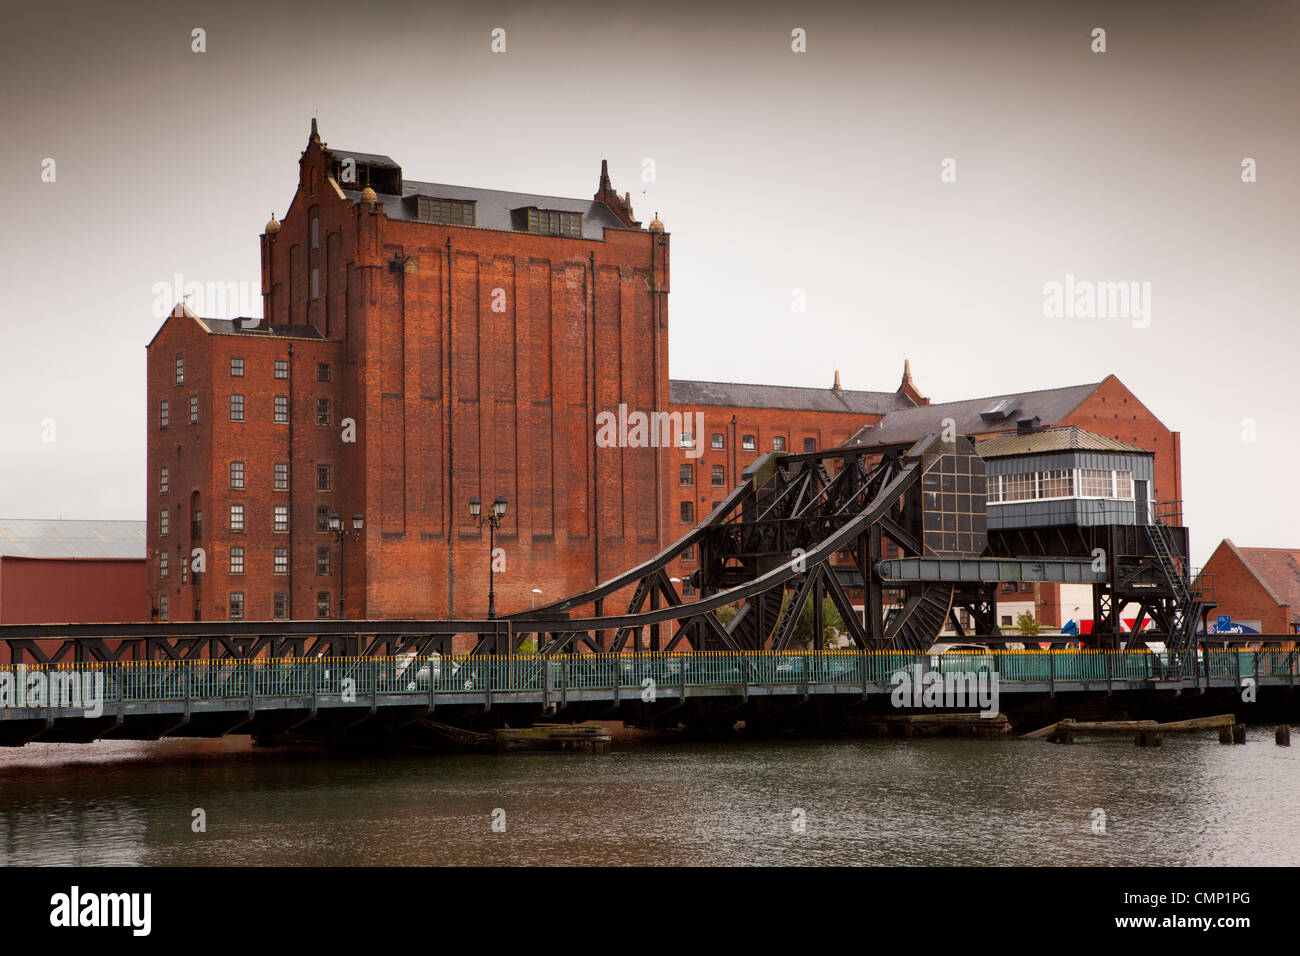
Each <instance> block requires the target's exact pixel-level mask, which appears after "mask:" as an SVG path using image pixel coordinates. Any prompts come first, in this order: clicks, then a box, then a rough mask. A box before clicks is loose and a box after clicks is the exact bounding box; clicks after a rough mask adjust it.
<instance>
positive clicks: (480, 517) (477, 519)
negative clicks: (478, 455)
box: [469, 495, 506, 620]
mask: <svg viewBox="0 0 1300 956" xmlns="http://www.w3.org/2000/svg"><path fill="white" fill-rule="evenodd" d="M482 511H483V503H482V502H481V501H479V500H478V499H477V498H471V499H469V517H470V520H471V521H473V522H474V525H475V527H479V528H481V527H483V525H484V524H486V525H487V526H488V615H487V616H488V620H491V619H492V618H494V617H496V616H497V595H496V586H495V585H496V576H495V569H494V568H493V566H492V553H493V552H494V551H496V535H497V528H499V527H501V522H502V520H503V519H504V518H505V516H506V499H505V498H503V497H501V496H500V495H497V500H496V501H494V502H492V513H491V514H490V515H485V514H483V513H482Z"/></svg>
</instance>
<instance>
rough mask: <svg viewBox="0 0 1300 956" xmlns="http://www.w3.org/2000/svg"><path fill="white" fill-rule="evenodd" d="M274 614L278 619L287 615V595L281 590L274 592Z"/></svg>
mask: <svg viewBox="0 0 1300 956" xmlns="http://www.w3.org/2000/svg"><path fill="white" fill-rule="evenodd" d="M275 616H276V617H277V618H280V619H284V618H286V617H288V616H289V595H288V594H286V593H284V592H283V591H276V592H275Z"/></svg>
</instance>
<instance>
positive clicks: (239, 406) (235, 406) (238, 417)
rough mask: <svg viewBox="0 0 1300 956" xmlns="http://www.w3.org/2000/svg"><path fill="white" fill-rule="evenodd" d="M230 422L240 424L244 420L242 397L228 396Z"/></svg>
mask: <svg viewBox="0 0 1300 956" xmlns="http://www.w3.org/2000/svg"><path fill="white" fill-rule="evenodd" d="M230 420H231V421H232V422H242V421H243V420H244V396H243V395H231V396H230Z"/></svg>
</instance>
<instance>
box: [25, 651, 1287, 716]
mask: <svg viewBox="0 0 1300 956" xmlns="http://www.w3.org/2000/svg"><path fill="white" fill-rule="evenodd" d="M918 667H919V668H920V671H921V673H922V674H925V673H929V672H932V671H934V672H938V673H941V674H972V673H974V674H978V673H980V672H987V673H990V674H996V675H997V676H998V680H999V682H1000V683H1004V684H1016V683H1062V682H1071V681H1090V682H1100V681H1108V682H1111V683H1112V684H1115V683H1120V684H1124V683H1136V682H1141V681H1146V680H1152V679H1162V678H1167V677H1171V676H1173V675H1178V674H1180V673H1181V674H1182V675H1184V678H1185V679H1187V680H1189V681H1190V680H1192V679H1193V677H1194V675H1200V676H1201V677H1203V676H1204V675H1206V674H1208V675H1209V677H1210V678H1225V677H1228V678H1234V679H1244V678H1247V677H1250V678H1255V677H1259V678H1263V677H1270V678H1276V677H1288V678H1290V679H1292V680H1294V679H1295V677H1297V676H1300V651H1298V650H1296V649H1265V650H1236V649H1228V650H1218V649H1215V650H1203V651H1200V652H1197V651H1188V652H1186V653H1185V654H1184V655H1183V659H1182V660H1181V661H1178V660H1171V655H1169V654H1160V653H1153V652H1150V651H1101V650H997V651H994V650H990V651H949V652H947V653H944V654H929V653H921V654H916V653H912V652H903V651H854V650H848V651H839V650H833V651H820V652H816V651H809V652H796V651H782V652H776V651H755V652H746V653H732V652H725V651H717V652H713V651H704V652H693V653H692V652H688V653H676V654H666V653H649V654H647V653H641V654H567V655H560V656H555V657H551V658H549V659H548V658H543V657H539V656H537V655H531V654H522V655H512V656H501V657H473V656H468V655H466V656H459V655H458V656H450V655H445V656H439V655H433V656H430V657H419V658H417V657H415V656H413V655H407V656H402V657H378V658H376V657H365V658H363V657H348V658H319V659H280V660H271V659H260V658H259V659H255V660H244V661H240V660H187V661H142V662H136V661H117V662H110V663H72V662H62V663H59V664H26V665H13V664H5V665H0V688H3V687H4V686H6V685H7V687H8V688H9V690H8V692H7V693H6V694H4V695H0V704H3V705H4V706H3V707H0V709H8V707H10V706H16V705H17V701H16V699H14V698H13V697H11V696H10V695H12V694H13V693H14V689H15V688H16V687H17V686H18V684H19V683H20V682H21V683H24V686H32V685H33V683H34V684H35V685H44V686H47V687H48V686H49V685H51V684H56V685H57V683H58V682H57V681H53V680H51V677H52V675H56V674H66V673H69V672H72V673H76V674H79V675H88V676H90V678H91V679H92V681H94V682H96V683H98V682H100V681H102V685H101V686H102V693H103V703H104V705H105V706H106V707H109V706H112V705H115V704H118V703H137V702H153V701H185V700H188V701H198V700H243V699H249V700H256V699H264V698H271V697H278V698H282V697H292V698H314V697H340V696H348V695H351V696H352V697H354V698H355V699H362V698H372V697H374V696H377V695H389V696H402V695H410V696H413V697H415V696H419V697H428V696H429V695H437V696H443V695H455V694H459V693H473V694H481V693H483V692H484V691H490V692H492V693H539V694H548V693H550V694H554V693H560V692H564V691H581V690H602V691H612V690H615V689H628V690H632V689H643V688H646V687H648V686H650V683H651V682H653V684H654V685H655V686H656V687H658V688H673V687H706V686H735V685H769V686H771V685H804V686H806V685H813V684H817V685H834V684H842V685H855V686H863V685H868V684H875V685H889V684H892V683H894V681H895V679H896V675H901V674H904V673H906V674H907V675H908V676H909V677H912V678H914V677H915V674H916V669H917V668H918ZM6 675H8V676H6ZM35 675H42V676H40V677H36V676H35ZM83 683H84V678H83ZM88 690H89V688H88ZM43 696H44V700H43V701H42V703H48V702H49V691H48V690H46V691H44V694H43ZM24 697H25V698H26V704H27V706H36V702H35V701H33V700H32V698H31V695H30V694H27V693H24ZM55 703H56V705H57V703H58V702H57V701H56V702H55Z"/></svg>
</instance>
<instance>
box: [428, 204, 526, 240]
mask: <svg viewBox="0 0 1300 956" xmlns="http://www.w3.org/2000/svg"><path fill="white" fill-rule="evenodd" d="M415 210H416V211H415V215H416V218H417V219H419V220H420V221H421V222H437V223H442V224H443V225H445V226H472V225H474V204H473V203H472V202H458V201H456V200H454V199H431V198H429V197H428V196H420V197H418V198H417V199H416V202H415ZM530 228H531V227H530ZM532 231H533V232H536V231H537V230H535V229H534V230H532Z"/></svg>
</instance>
